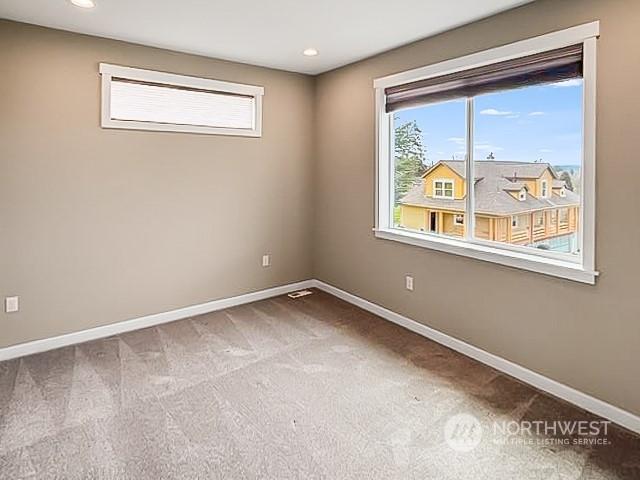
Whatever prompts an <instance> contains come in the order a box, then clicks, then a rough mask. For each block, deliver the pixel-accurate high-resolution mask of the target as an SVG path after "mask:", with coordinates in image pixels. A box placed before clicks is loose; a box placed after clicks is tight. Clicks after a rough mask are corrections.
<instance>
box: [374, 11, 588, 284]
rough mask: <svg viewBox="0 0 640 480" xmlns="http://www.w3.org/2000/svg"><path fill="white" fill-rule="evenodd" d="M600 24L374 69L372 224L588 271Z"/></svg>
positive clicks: (404, 235) (547, 266) (581, 275)
mask: <svg viewBox="0 0 640 480" xmlns="http://www.w3.org/2000/svg"><path fill="white" fill-rule="evenodd" d="M597 30H598V25H597V23H593V24H588V25H583V26H579V27H574V28H572V29H568V30H565V31H562V32H556V33H553V34H548V35H544V36H542V37H537V38H534V39H530V40H525V41H523V42H518V43H516V44H511V45H507V46H505V47H499V48H497V49H494V50H491V51H487V52H481V53H479V54H473V55H470V56H468V57H464V58H461V59H455V60H451V61H447V62H443V63H441V64H437V65H432V66H429V67H424V68H422V69H417V70H415V71H410V72H404V73H401V74H396V75H392V76H390V77H385V78H383V79H378V80H376V81H375V88H376V98H377V110H378V112H377V115H378V117H377V128H378V151H377V153H378V155H377V183H378V185H377V211H376V236H378V237H380V238H384V239H389V240H398V241H402V242H405V243H411V244H414V245H419V246H423V247H428V248H434V249H437V250H441V251H447V252H451V253H457V254H462V255H466V256H472V257H476V258H480V259H483V260H489V261H494V262H496V263H502V264H506V265H510V266H516V267H520V268H525V269H529V270H533V271H537V272H540V273H548V274H552V275H556V276H561V277H565V278H569V279H573V280H578V281H584V282H587V283H593V282H594V280H595V276H596V272H595V266H594V263H593V262H594V233H593V232H594V222H595V219H594V204H595V198H594V195H595V189H594V175H595V140H594V139H595V42H596V36H597V33H598V32H597Z"/></svg>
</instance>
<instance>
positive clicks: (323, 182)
mask: <svg viewBox="0 0 640 480" xmlns="http://www.w3.org/2000/svg"><path fill="white" fill-rule="evenodd" d="M596 19H599V20H600V21H601V33H602V35H601V39H600V40H599V42H598V43H599V44H598V137H597V142H598V147H597V148H598V160H597V162H598V178H597V190H598V211H597V213H598V224H597V242H598V243H597V265H598V268H599V269H600V270H601V271H602V277H601V278H600V280H599V281H598V283H597V285H596V286H594V287H592V286H587V285H583V284H580V283H573V282H570V281H565V280H560V279H555V278H552V277H547V276H542V275H539V274H535V273H530V272H525V271H518V270H514V269H510V268H507V267H502V266H498V265H494V264H490V263H484V262H481V261H476V260H473V259H467V258H462V257H458V256H454V255H450V254H446V253H438V252H434V251H429V250H425V249H420V248H418V247H413V246H409V245H403V244H399V243H394V242H391V241H385V240H377V239H375V238H374V237H373V235H372V232H371V227H372V225H373V212H374V204H373V192H374V188H373V185H374V96H373V88H372V81H373V79H374V78H376V77H380V76H384V75H388V74H391V73H394V72H398V71H403V70H407V69H410V68H415V67H419V66H423V65H426V64H430V63H434V62H438V61H440V60H445V59H448V58H453V57H457V56H460V55H464V54H468V53H472V52H475V51H479V50H483V49H486V48H491V47H495V46H498V45H502V44H505V43H509V42H513V41H516V40H520V39H523V38H526V37H530V36H535V35H539V34H543V33H546V32H550V31H553V30H558V29H562V28H565V27H570V26H573V25H577V24H580V23H584V22H589V21H592V20H596ZM638 19H640V2H637V1H629V0H607V1H602V0H581V1H579V0H567V1H563V0H547V1H545V0H540V1H537V2H534V3H532V4H529V5H527V6H524V7H521V8H519V9H516V10H513V11H510V12H507V13H504V14H501V15H498V16H495V17H492V18H489V19H486V20H483V21H480V22H477V23H475V24H472V25H468V26H465V27H461V28H459V29H456V30H454V31H450V32H447V33H444V34H442V35H438V36H437V37H433V38H431V39H427V40H423V41H420V42H417V43H414V44H412V45H409V46H405V47H402V48H400V49H397V50H394V51H391V52H388V53H385V54H382V55H378V56H376V57H374V58H371V59H368V60H365V61H362V62H359V63H357V64H354V65H351V66H347V67H344V68H341V69H338V70H335V71H333V72H329V73H327V74H324V75H322V76H320V77H319V79H318V82H317V85H316V105H317V111H316V122H317V152H318V158H317V164H316V168H315V178H316V179H317V182H316V202H317V204H318V206H322V208H318V209H317V210H316V221H315V223H314V231H315V234H314V272H315V275H316V277H318V278H319V279H321V280H324V281H327V282H329V283H331V284H334V285H336V286H338V287H340V288H343V289H345V290H348V291H350V292H352V293H354V294H356V295H360V296H362V297H364V298H367V299H369V300H371V301H373V302H376V303H379V304H381V305H384V306H385V307H388V308H390V309H392V310H395V311H397V312H400V313H402V314H405V315H407V316H409V317H411V318H414V319H416V320H418V321H420V322H423V323H425V324H427V325H429V326H432V327H434V328H437V329H439V330H441V331H443V332H445V333H448V334H450V335H453V336H455V337H458V338H461V339H463V340H465V341H468V342H470V343H472V344H473V345H476V346H478V347H480V348H483V349H485V350H488V351H490V352H493V353H495V354H497V355H500V356H503V357H505V358H507V359H509V360H512V361H514V362H516V363H519V364H521V365H524V366H526V367H528V368H530V369H532V370H535V371H537V372H540V373H542V374H544V375H547V376H549V377H551V378H553V379H555V380H558V381H560V382H563V383H566V384H568V385H571V386H573V387H575V388H577V389H579V390H582V391H584V392H587V393H589V394H592V395H594V396H596V397H598V398H601V399H603V400H605V401H608V402H611V403H613V404H615V405H618V406H620V407H622V408H625V409H628V410H630V411H633V412H635V413H636V414H640V375H638V372H637V369H638V365H640V348H639V344H640V301H638V292H637V290H638V281H637V279H636V274H637V272H638V271H640V222H638V221H636V219H638V208H639V207H640V203H639V202H638V200H637V195H633V194H631V193H630V192H635V191H636V190H637V184H638V179H640V161H638V160H637V158H636V157H637V155H636V154H635V152H636V151H637V139H638V132H640V115H639V113H638V112H639V110H640V108H639V107H640V105H639V102H638V99H637V97H636V95H635V93H634V92H635V91H636V90H637V81H638V80H637V79H638V78H640V62H638V61H637V59H638V58H640V42H639V41H638ZM427 147H428V145H427ZM630 219H631V220H632V221H630ZM405 274H412V275H413V276H414V277H415V291H413V292H408V291H406V290H404V275H405ZM532 304H533V305H536V306H537V307H536V308H531V305H532Z"/></svg>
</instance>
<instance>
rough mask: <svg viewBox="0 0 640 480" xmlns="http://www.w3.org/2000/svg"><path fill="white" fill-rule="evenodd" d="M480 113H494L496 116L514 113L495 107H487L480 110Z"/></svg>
mask: <svg viewBox="0 0 640 480" xmlns="http://www.w3.org/2000/svg"><path fill="white" fill-rule="evenodd" d="M480 115H492V116H496V117H504V116H507V115H513V112H508V111H505V110H496V109H495V108H486V109H484V110H481V111H480Z"/></svg>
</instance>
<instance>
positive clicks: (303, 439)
mask: <svg viewBox="0 0 640 480" xmlns="http://www.w3.org/2000/svg"><path fill="white" fill-rule="evenodd" d="M458 413H469V414H471V415H473V416H474V417H476V418H477V419H479V421H480V422H481V424H482V427H483V431H484V429H485V428H486V429H489V428H491V425H492V422H494V421H496V420H505V419H514V420H520V419H525V420H526V419H528V420H542V419H544V420H557V419H563V420H575V419H594V418H595V417H592V416H591V415H589V414H587V413H585V412H582V411H580V410H578V409H576V408H573V407H571V406H569V405H567V404H565V403H563V402H560V401H558V400H555V399H553V398H551V397H549V396H546V395H545V394H542V393H540V392H538V391H536V390H534V389H532V388H530V387H528V386H525V385H523V384H520V383H518V382H517V381H515V380H513V379H510V378H508V377H506V376H503V375H501V374H499V373H497V372H496V371H494V370H491V369H489V368H487V367H485V366H483V365H481V364H479V363H477V362H475V361H473V360H470V359H468V358H466V357H464V356H462V355H459V354H457V353H455V352H452V351H451V350H448V349H446V348H444V347H441V346H439V345H438V344H436V343H433V342H431V341H429V340H426V339H424V338H422V337H420V336H417V335H415V334H413V333H410V332H408V331H406V330H404V329H402V328H400V327H397V326H395V325H392V324H390V323H388V322H386V321H384V320H381V319H379V318H377V317H375V316H373V315H371V314H369V313H367V312H364V311H362V310H359V309H357V308H355V307H353V306H351V305H349V304H346V303H344V302H342V301H340V300H338V299H336V298H334V297H331V296H329V295H327V294H325V293H322V292H316V293H315V294H314V295H312V296H310V297H305V298H303V299H299V300H291V299H289V298H287V297H278V298H275V299H271V300H265V301H261V302H257V303H254V304H251V305H245V306H241V307H235V308H231V309H228V310H225V311H221V312H216V313H212V314H208V315H203V316H200V317H195V318H191V319H187V320H181V321H177V322H174V323H170V324H166V325H162V326H159V327H156V328H148V329H145V330H141V331H137V332H132V333H127V334H123V335H119V336H115V337H111V338H107V339H103V340H98V341H94V342H90V343H86V344H82V345H78V346H74V347H67V348H62V349H58V350H55V351H51V352H47V353H43V354H38V355H32V356H30V357H25V358H23V359H19V360H12V361H8V362H3V363H0V477H1V478H3V479H11V480H16V479H21V478H64V479H76V478H77V479H87V478H113V479H116V478H117V479H121V478H122V479H124V478H126V479H154V480H157V479H173V478H175V479H178V478H180V479H183V478H184V479H192V478H193V479H195V478H203V479H204V478H207V479H209V478H228V479H243V478H248V479H253V478H265V479H267V478H268V479H288V478H296V479H312V478H329V479H351V478H354V479H355V478H358V479H374V478H387V479H428V478H434V479H467V478H468V479H474V480H475V479H483V478H486V479H578V478H579V479H587V478H589V479H612V478H640V440H639V439H638V437H636V436H633V435H631V434H629V433H627V432H625V431H622V430H621V429H618V428H613V427H612V428H610V430H609V434H608V436H607V438H608V440H609V441H610V444H609V445H605V446H576V445H566V446H553V445H552V446H549V445H543V444H540V443H539V442H538V443H533V444H520V445H504V444H503V445H501V444H497V443H496V442H495V441H492V438H491V436H490V435H487V436H486V437H483V439H482V441H481V442H480V443H479V445H478V446H477V447H476V448H474V449H473V450H471V451H469V452H461V451H458V450H455V449H452V448H451V446H450V445H449V444H448V443H447V442H445V441H444V438H445V433H444V431H445V426H446V425H447V420H449V419H450V418H451V417H452V416H453V415H455V414H458ZM487 431H489V430H487ZM523 436H524V434H523ZM536 439H537V440H541V438H540V436H537V437H536Z"/></svg>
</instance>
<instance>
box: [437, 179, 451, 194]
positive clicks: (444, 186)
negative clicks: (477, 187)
mask: <svg viewBox="0 0 640 480" xmlns="http://www.w3.org/2000/svg"><path fill="white" fill-rule="evenodd" d="M433 196H434V197H436V198H453V181H451V180H434V181H433Z"/></svg>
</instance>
